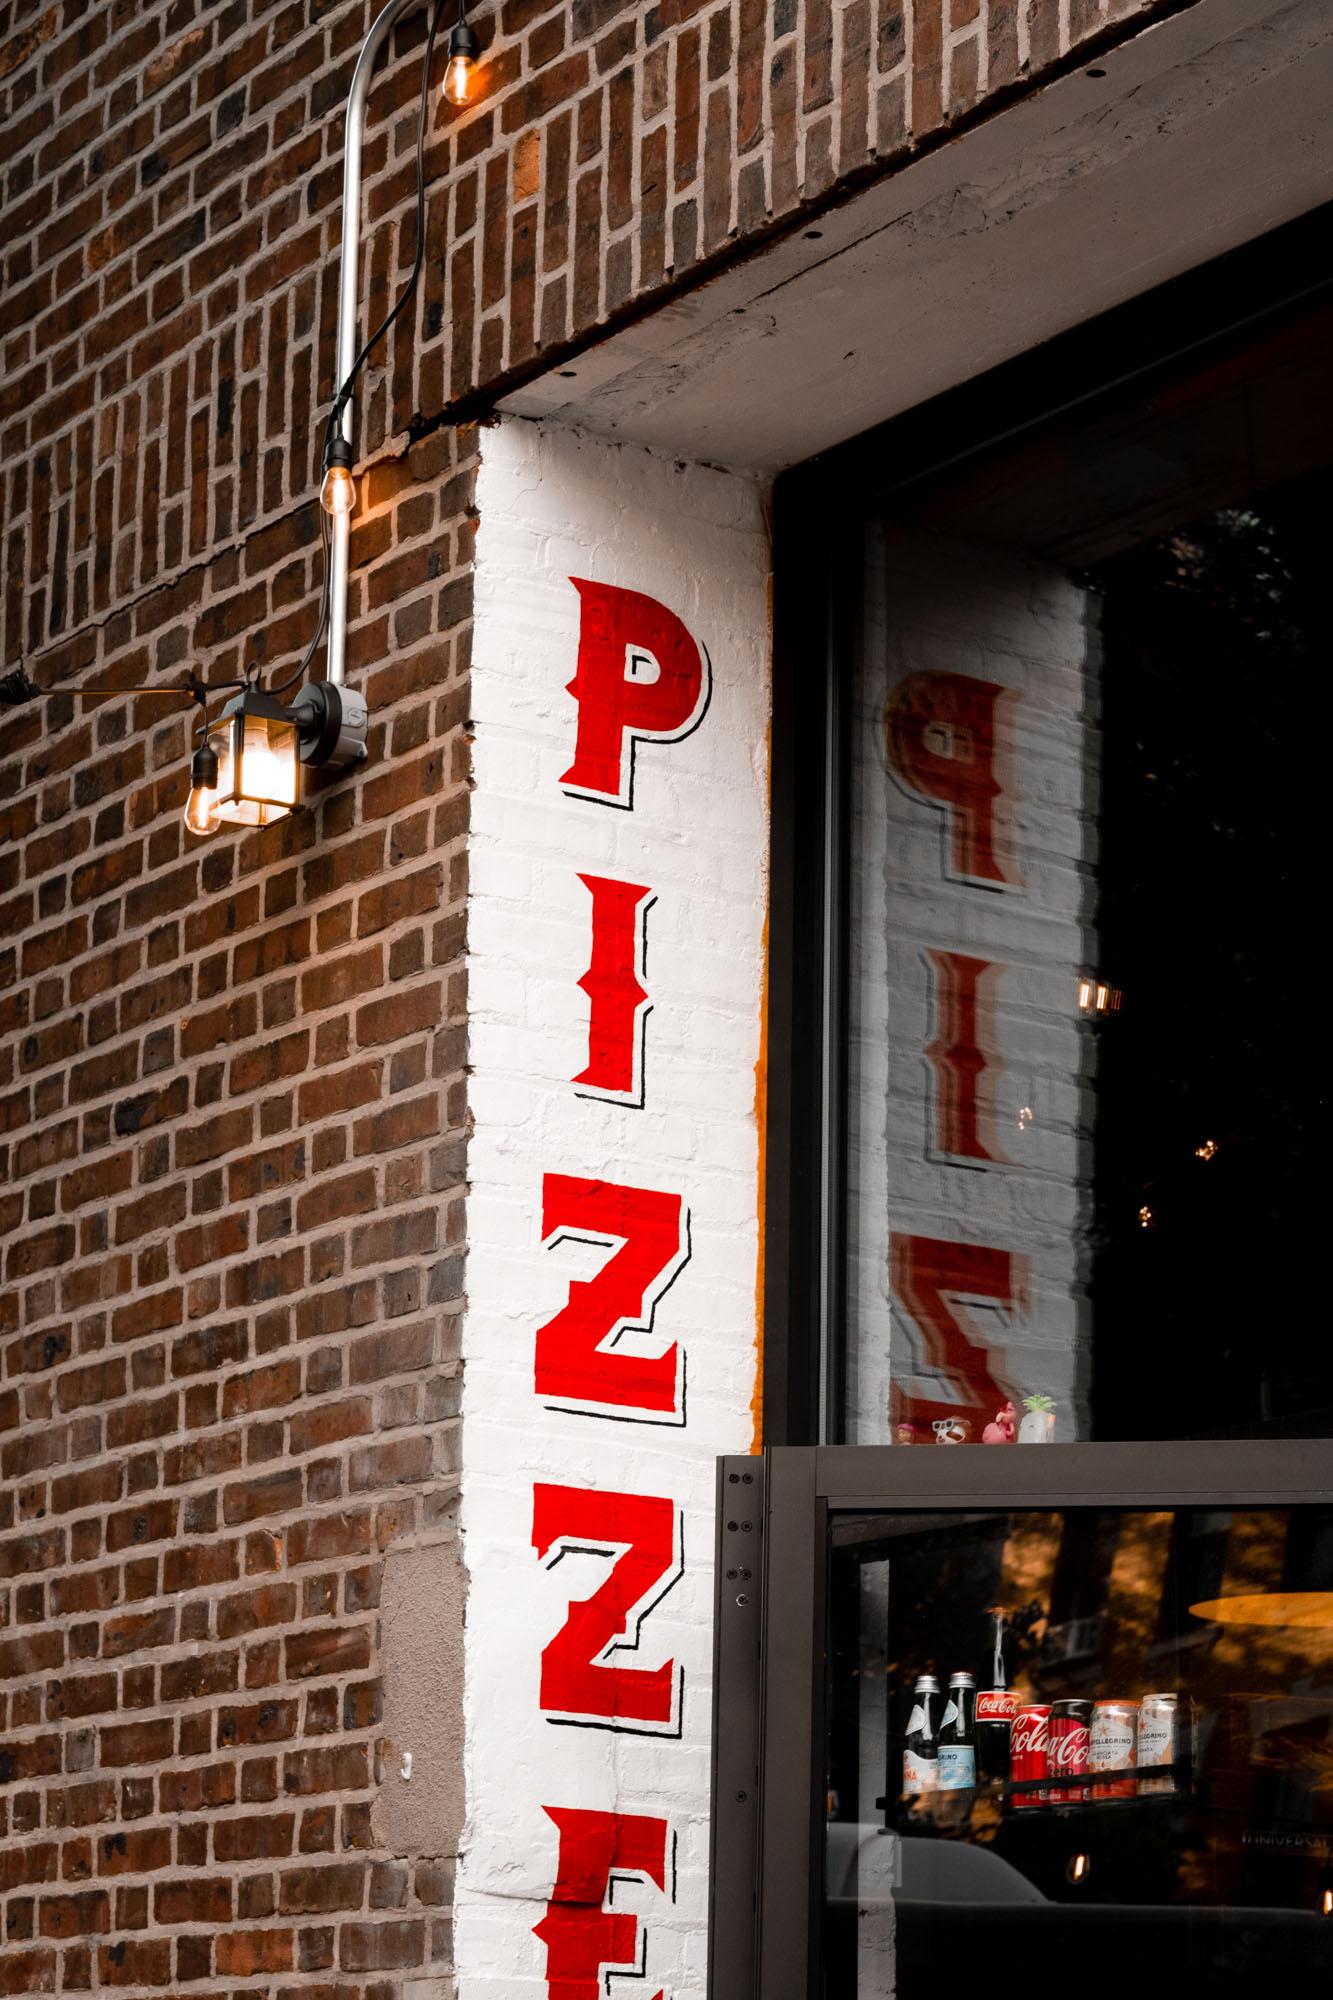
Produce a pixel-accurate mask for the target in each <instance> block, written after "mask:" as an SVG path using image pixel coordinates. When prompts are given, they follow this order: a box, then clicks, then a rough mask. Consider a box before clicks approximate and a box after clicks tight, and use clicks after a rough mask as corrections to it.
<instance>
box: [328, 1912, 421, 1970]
mask: <svg viewBox="0 0 1333 2000" xmlns="http://www.w3.org/2000/svg"><path fill="white" fill-rule="evenodd" d="M425 1941H426V1927H425V1925H424V1924H423V1923H422V1922H421V1920H420V1918H412V1919H410V1920H407V1921H403V1922H396V1923H379V1924H343V1925H342V1927H341V1929H340V1930H339V1933H338V1963H339V1965H340V1966H341V1967H342V1969H343V1971H344V1972H394V1971H397V1970H399V1969H400V1968H401V1967H402V1966H405V1965H420V1964H421V1962H422V1956H423V1953H424V1950H425Z"/></svg>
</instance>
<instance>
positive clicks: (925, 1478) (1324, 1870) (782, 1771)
mask: <svg viewBox="0 0 1333 2000" xmlns="http://www.w3.org/2000/svg"><path fill="white" fill-rule="evenodd" d="M1331 1460H1333V1446H1330V1445H1329V1444H1328V1443H1327V1442H1323V1441H1315V1442H1310V1443H1308V1444H1302V1443H1297V1442H1292V1441H1286V1442H1284V1443H1283V1444H1281V1445H1279V1446H1270V1445H1256V1444H1253V1443H1243V1444H1235V1443H1232V1444H1211V1443H1209V1444H1189V1443H1184V1444H1175V1445H1173V1446H1171V1448H1170V1450H1169V1451H1163V1449H1162V1448H1161V1447H1152V1446H1136V1445H1082V1446H1070V1447H1062V1446H1052V1447H1047V1448H1045V1449H1040V1450H1038V1449H1025V1450H1022V1451H1015V1452H988V1451H984V1450H981V1451H977V1450H972V1451H967V1450H963V1451H945V1452H939V1451H931V1452H913V1453H910V1454H908V1453H903V1452H901V1451H893V1450H882V1451H877V1450H869V1451H868V1450H866V1449H864V1448H862V1449H857V1450H853V1449H849V1448H840V1447H834V1448H828V1449H815V1448H811V1449H789V1450H777V1451H774V1452H771V1453H769V1454H768V1455H767V1457H766V1459H765V1460H762V1461H761V1460H757V1459H743V1460H742V1459H729V1460H726V1461H725V1462H724V1463H723V1466H722V1469H721V1485H720V1501H721V1505H720V1517H719V1531H718V1626H717V1633H718V1637H717V1670H718V1678H717V1697H716V1698H717V1731H716V1744H717V1747H716V1753H715V1757H716V1761H715V1780H716V1787H715V1833H714V1842H715V1847H714V1912H713V1914H714V1926H713V1967H712V1987H711V1993H712V2000H744V1997H745V1996H749V1995H754V1996H756V2000H758V1996H760V1995H762V2000H796V1996H798V1995H799V1996H801V2000H814V1996H820V2000H918V1996H920V2000H925V1997H926V1996H930V2000H954V1996H958V2000H963V1996H965V1995H966V1996H969V2000H970V1996H972V1995H974V1994H975V1993H978V1992H984V1991H987V1990H994V1991H996V1992H999V1993H1004V1992H1008V1991H1010V1990H1012V1989H1013V1986H1014V1984H1015V1983H1016V1982H1017V1981H1018V1980H1020V1979H1021V1980H1023V1981H1025V1982H1031V1983H1032V1984H1033V1985H1034V1986H1036V1985H1038V1984H1040V1985H1047V1984H1057V1985H1062V1986H1063V1985H1068V1986H1069V1987H1071V1988H1072V1989H1073V1990H1074V1991H1076V1992H1078V1993H1080V1994H1081V1995H1101V1994H1107V1995H1109V1994H1112V1993H1114V1994H1115V1995H1117V1996H1122V1995H1126V1994H1132V1995H1134V1996H1136V2000H1140V1996H1145V1995H1150V1996H1156V1995H1161V1996H1163V2000H1165V1996H1167V1995H1171V1996H1173V2000H1174V1996H1178V1995H1180V1994H1182V1993H1185V1992H1197V1993H1200V1994H1207V1995H1209V1996H1219V2000H1227V1996H1235V2000H1240V1996H1242V1995H1244V1996H1247V2000H1249V1996H1253V1995H1256V1994H1259V1993H1261V1992H1262V1991H1263V1990H1264V1989H1265V1986H1266V1984H1267V1983H1268V1982H1270V1981H1275V1980H1276V1981H1280V1982H1281V1990H1283V1991H1298V1992H1324V1991H1328V1990H1330V1989H1329V1980H1330V1977H1333V1490H1330V1489H1331V1487H1333V1480H1331V1479H1330V1469H1331ZM909 1478H910V1488H909Z"/></svg>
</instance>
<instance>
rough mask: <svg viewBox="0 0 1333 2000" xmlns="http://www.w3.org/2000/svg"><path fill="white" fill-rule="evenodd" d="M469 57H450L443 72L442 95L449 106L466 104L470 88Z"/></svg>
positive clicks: (470, 70) (470, 61) (470, 66)
mask: <svg viewBox="0 0 1333 2000" xmlns="http://www.w3.org/2000/svg"><path fill="white" fill-rule="evenodd" d="M474 67H475V65H474V64H473V61H472V58H471V56H450V58H449V61H448V64H447V66H446V68H445V72H444V94H445V97H446V98H447V99H448V101H449V103H450V104H466V103H467V100H468V93H469V92H470V90H471V88H472V71H473V68H474Z"/></svg>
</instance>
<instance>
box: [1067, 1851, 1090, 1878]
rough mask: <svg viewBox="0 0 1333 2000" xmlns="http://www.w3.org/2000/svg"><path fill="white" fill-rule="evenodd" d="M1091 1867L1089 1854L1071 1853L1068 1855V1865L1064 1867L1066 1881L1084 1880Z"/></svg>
mask: <svg viewBox="0 0 1333 2000" xmlns="http://www.w3.org/2000/svg"><path fill="white" fill-rule="evenodd" d="M1091 1867H1092V1857H1091V1856H1090V1855H1087V1854H1071V1855H1070V1857H1069V1865H1068V1867H1067V1868H1066V1869H1065V1879H1066V1881H1069V1882H1082V1881H1084V1880H1085V1879H1086V1877H1087V1874H1088V1871H1089V1869H1090V1868H1091Z"/></svg>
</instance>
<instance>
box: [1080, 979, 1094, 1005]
mask: <svg viewBox="0 0 1333 2000" xmlns="http://www.w3.org/2000/svg"><path fill="white" fill-rule="evenodd" d="M1091 1000H1092V981H1091V980H1090V979H1082V980H1080V981H1079V988H1078V1004H1079V1006H1080V1007H1086V1006H1088V1005H1089V1004H1090V1002H1091Z"/></svg>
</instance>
